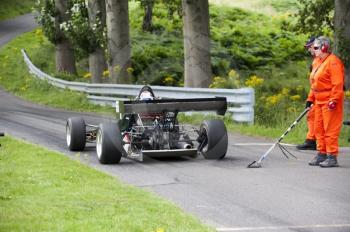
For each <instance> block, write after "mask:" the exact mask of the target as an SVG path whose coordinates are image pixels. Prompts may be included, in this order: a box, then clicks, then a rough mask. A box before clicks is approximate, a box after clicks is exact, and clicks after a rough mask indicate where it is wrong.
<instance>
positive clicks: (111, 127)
mask: <svg viewBox="0 0 350 232" xmlns="http://www.w3.org/2000/svg"><path fill="white" fill-rule="evenodd" d="M123 149H124V148H123V145H122V136H121V133H120V129H119V126H118V124H117V123H101V124H100V125H99V129H98V131H97V135H96V153H97V158H98V160H99V161H100V163H101V164H116V163H119V161H120V159H121V157H122V154H123V153H122V152H123Z"/></svg>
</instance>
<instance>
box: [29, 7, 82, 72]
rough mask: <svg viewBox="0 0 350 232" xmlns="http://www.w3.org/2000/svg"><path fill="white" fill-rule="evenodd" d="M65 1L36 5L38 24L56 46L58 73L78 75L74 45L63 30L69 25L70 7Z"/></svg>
mask: <svg viewBox="0 0 350 232" xmlns="http://www.w3.org/2000/svg"><path fill="white" fill-rule="evenodd" d="M67 4H68V2H67V1H64V0H56V1H55V0H38V1H37V2H36V4H35V9H36V11H37V14H36V16H35V18H36V20H37V22H38V23H39V24H40V25H42V28H43V32H44V35H45V36H46V37H47V38H48V40H49V41H50V42H51V43H53V44H55V46H56V71H57V72H67V73H70V74H75V73H76V68H75V56H74V51H73V49H72V45H71V43H70V41H69V40H68V39H67V37H66V36H65V35H64V33H63V32H62V30H61V24H64V23H67V20H69V18H70V15H68V14H66V12H67V10H68V8H69V6H68V5H67Z"/></svg>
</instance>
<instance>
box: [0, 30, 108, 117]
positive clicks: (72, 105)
mask: <svg viewBox="0 0 350 232" xmlns="http://www.w3.org/2000/svg"><path fill="white" fill-rule="evenodd" d="M38 31H39V32H40V30H34V31H32V32H28V33H25V34H23V35H21V36H18V37H17V38H16V39H14V40H12V41H11V42H10V43H8V44H7V45H6V46H4V47H2V48H1V49H0V60H1V63H0V85H1V86H2V87H3V88H5V89H6V90H7V91H9V92H11V93H13V94H15V95H17V96H19V97H22V98H24V99H27V100H29V101H32V102H36V103H39V104H42V105H48V106H53V107H58V108H63V109H67V110H75V111H90V112H102V113H110V114H112V113H113V112H114V109H112V107H101V106H96V105H93V104H91V103H89V102H88V100H87V98H86V95H85V94H82V93H77V92H73V91H70V90H63V89H59V88H55V87H53V86H51V85H49V84H48V83H47V82H45V81H40V80H38V79H36V78H34V77H32V76H31V75H30V74H29V71H28V68H27V66H26V64H25V63H24V61H23V56H22V54H21V51H20V49H21V48H24V49H26V51H27V52H28V54H29V56H30V57H34V58H33V62H35V64H36V65H37V66H38V67H39V68H42V67H41V66H42V65H44V64H51V63H52V64H53V63H54V62H51V63H50V62H44V61H45V60H48V59H50V60H52V61H54V58H53V54H54V48H53V46H52V45H49V44H48V41H47V40H45V39H44V38H43V36H42V35H38V33H37V32H38Z"/></svg>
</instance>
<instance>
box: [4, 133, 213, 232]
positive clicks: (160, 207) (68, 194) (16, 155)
mask: <svg viewBox="0 0 350 232" xmlns="http://www.w3.org/2000/svg"><path fill="white" fill-rule="evenodd" d="M0 142H1V144H2V147H0V186H1V188H0V221H1V223H0V231H134V232H137V231H140V232H152V231H154V232H156V231H164V232H168V231H174V232H175V231H179V232H184V231H200V232H203V231H214V230H213V229H211V228H209V227H207V226H204V225H201V224H200V222H199V221H198V220H197V219H195V218H193V217H192V216H190V215H187V214H185V213H184V212H182V211H181V210H180V209H179V208H178V207H176V206H175V205H174V204H171V203H169V202H167V201H165V200H162V199H160V198H159V197H156V196H155V195H154V194H152V193H149V192H146V191H143V190H141V189H138V188H135V187H131V186H128V185H125V184H123V183H121V182H119V181H118V180H116V179H115V178H114V177H111V176H109V175H107V174H104V173H101V172H99V171H97V170H95V169H92V168H89V167H86V166H85V165H83V164H81V163H80V162H79V161H76V160H72V159H70V158H68V157H66V156H64V155H61V154H59V153H56V152H52V151H49V150H46V149H43V148H40V147H38V146H36V145H31V144H28V143H25V142H22V141H19V140H15V139H13V138H11V137H8V136H6V137H4V138H1V139H0Z"/></svg>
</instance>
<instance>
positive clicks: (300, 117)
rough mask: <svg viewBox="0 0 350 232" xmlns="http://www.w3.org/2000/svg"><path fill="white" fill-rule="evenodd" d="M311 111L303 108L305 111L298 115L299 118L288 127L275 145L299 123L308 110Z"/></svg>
mask: <svg viewBox="0 0 350 232" xmlns="http://www.w3.org/2000/svg"><path fill="white" fill-rule="evenodd" d="M310 109H311V106H310V107H307V108H305V110H304V111H303V112H302V113H301V114H300V115H299V117H298V118H297V119H296V120H295V121H294V122H293V123H292V125H290V127H289V128H288V129H287V130H286V132H284V134H283V135H282V136H281V137H280V138H279V139H278V140H277V143H279V142H281V141H282V139H283V138H284V137H285V136H286V135H287V134H288V133H289V132H290V131H291V130H292V129H293V127H295V125H296V124H298V123H299V121H300V120H301V119H302V118H303V117H304V116H305V114H306V113H307V112H309V110H310Z"/></svg>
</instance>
